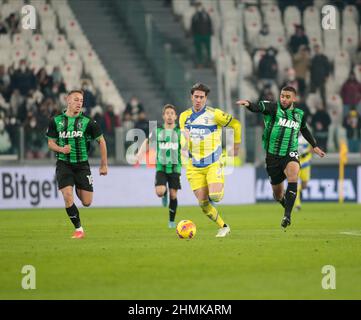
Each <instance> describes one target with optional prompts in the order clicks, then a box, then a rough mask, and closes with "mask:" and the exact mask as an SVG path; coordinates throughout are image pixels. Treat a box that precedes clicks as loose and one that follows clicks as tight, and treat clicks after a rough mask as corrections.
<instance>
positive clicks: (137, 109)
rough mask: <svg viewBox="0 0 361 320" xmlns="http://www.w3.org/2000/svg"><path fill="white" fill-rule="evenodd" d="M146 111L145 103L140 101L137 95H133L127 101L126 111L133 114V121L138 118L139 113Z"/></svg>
mask: <svg viewBox="0 0 361 320" xmlns="http://www.w3.org/2000/svg"><path fill="white" fill-rule="evenodd" d="M141 112H144V107H143V104H142V103H141V102H140V101H139V99H138V98H137V97H136V96H133V97H132V98H131V99H130V101H129V102H128V103H127V105H126V107H125V111H124V114H125V113H128V114H130V115H131V117H132V119H133V121H137V120H138V115H139V113H141Z"/></svg>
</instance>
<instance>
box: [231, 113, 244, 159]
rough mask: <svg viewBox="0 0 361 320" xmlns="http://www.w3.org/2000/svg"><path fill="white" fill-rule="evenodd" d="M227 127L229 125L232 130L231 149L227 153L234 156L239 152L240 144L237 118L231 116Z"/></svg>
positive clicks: (239, 127)
mask: <svg viewBox="0 0 361 320" xmlns="http://www.w3.org/2000/svg"><path fill="white" fill-rule="evenodd" d="M228 127H231V128H233V130H234V144H233V150H231V151H230V154H229V155H230V156H236V155H238V153H239V148H240V145H241V123H240V122H239V121H238V120H237V119H235V118H232V120H231V122H230V123H229V124H228Z"/></svg>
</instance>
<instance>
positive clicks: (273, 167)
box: [266, 151, 300, 185]
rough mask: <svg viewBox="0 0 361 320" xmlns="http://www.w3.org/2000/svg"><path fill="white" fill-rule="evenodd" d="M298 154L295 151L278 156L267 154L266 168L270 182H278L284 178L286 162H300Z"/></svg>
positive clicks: (273, 183)
mask: <svg viewBox="0 0 361 320" xmlns="http://www.w3.org/2000/svg"><path fill="white" fill-rule="evenodd" d="M298 158H299V156H298V153H297V152H296V151H294V152H290V153H289V154H288V155H287V156H284V157H279V156H275V155H272V154H269V153H268V154H267V156H266V170H267V173H268V176H269V178H270V181H271V184H272V185H275V184H280V183H281V182H283V181H284V180H285V179H286V175H285V173H284V171H285V169H286V167H287V164H288V163H290V162H292V161H295V162H297V163H298V164H300V161H299V159H298Z"/></svg>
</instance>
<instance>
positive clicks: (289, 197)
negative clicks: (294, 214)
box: [285, 182, 297, 218]
mask: <svg viewBox="0 0 361 320" xmlns="http://www.w3.org/2000/svg"><path fill="white" fill-rule="evenodd" d="M296 196H297V182H289V183H288V187H287V190H286V205H285V216H286V217H288V218H290V217H291V211H292V208H293V205H294V204H295V200H296Z"/></svg>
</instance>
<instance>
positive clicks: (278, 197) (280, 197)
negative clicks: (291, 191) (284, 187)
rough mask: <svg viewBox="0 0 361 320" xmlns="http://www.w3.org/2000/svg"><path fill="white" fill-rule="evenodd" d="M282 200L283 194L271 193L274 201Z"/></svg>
mask: <svg viewBox="0 0 361 320" xmlns="http://www.w3.org/2000/svg"><path fill="white" fill-rule="evenodd" d="M282 198H283V192H277V193H273V199H275V200H276V201H280V200H282Z"/></svg>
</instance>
